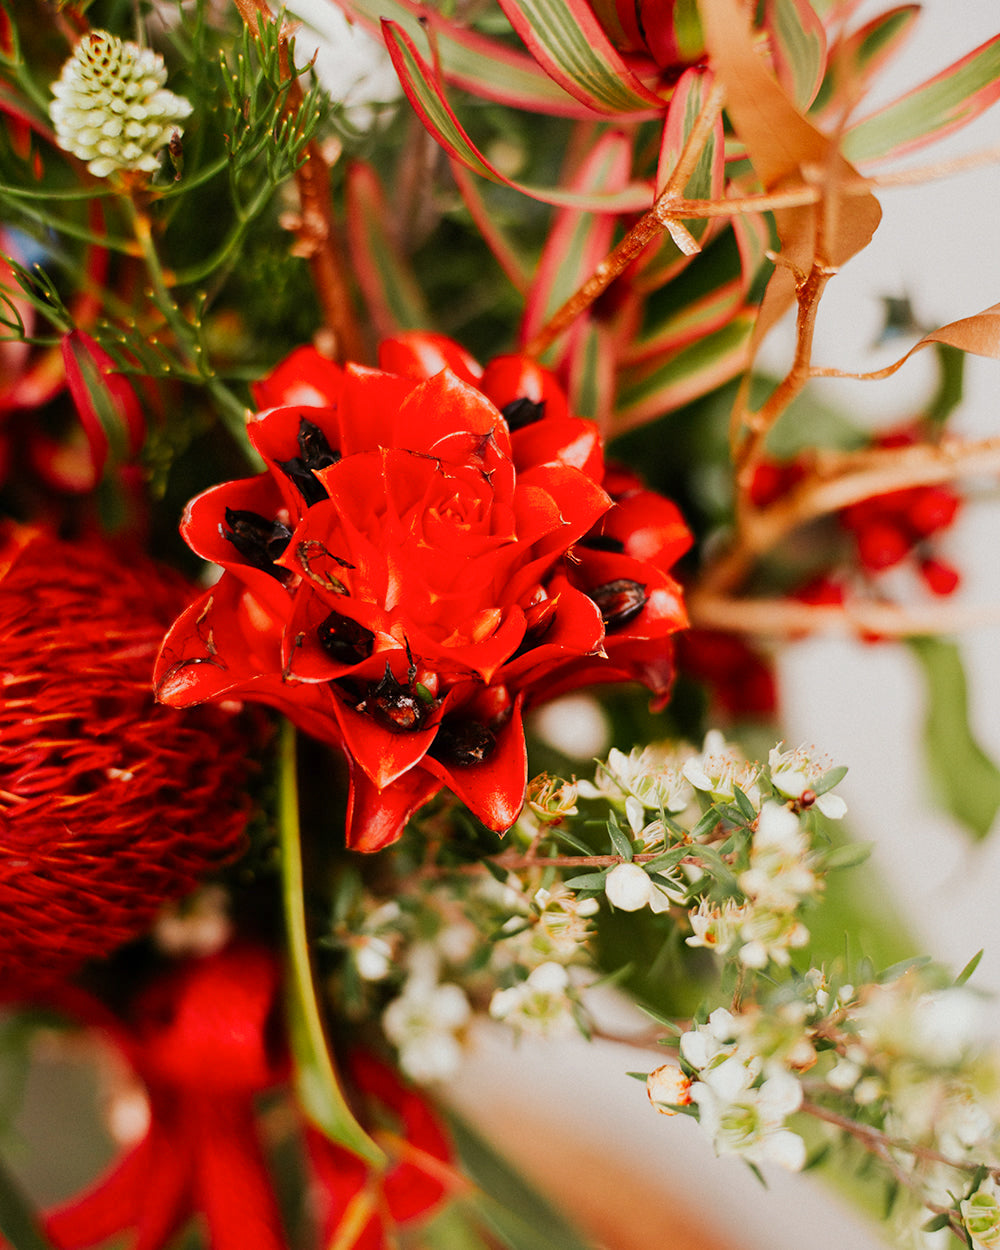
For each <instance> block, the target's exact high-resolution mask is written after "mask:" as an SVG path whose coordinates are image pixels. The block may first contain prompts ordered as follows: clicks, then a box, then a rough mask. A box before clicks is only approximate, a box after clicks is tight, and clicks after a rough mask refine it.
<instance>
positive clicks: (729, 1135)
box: [680, 1008, 806, 1172]
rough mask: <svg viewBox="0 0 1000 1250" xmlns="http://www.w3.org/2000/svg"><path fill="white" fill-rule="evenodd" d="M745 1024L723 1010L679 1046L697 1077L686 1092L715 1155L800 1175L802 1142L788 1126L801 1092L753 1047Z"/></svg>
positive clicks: (774, 1060)
mask: <svg viewBox="0 0 1000 1250" xmlns="http://www.w3.org/2000/svg"><path fill="white" fill-rule="evenodd" d="M753 1042H754V1035H753V1032H752V1030H748V1029H747V1027H746V1021H745V1020H742V1019H741V1018H740V1017H738V1016H734V1015H733V1014H732V1013H731V1012H729V1011H726V1010H725V1009H724V1008H719V1009H718V1010H716V1011H713V1012H712V1014H711V1015H710V1016H709V1018H708V1020H706V1021H705V1022H704V1023H703V1024H699V1025H697V1026H696V1027H695V1028H694V1029H691V1030H690V1031H689V1032H687V1033H685V1034H684V1035H683V1036H682V1037H681V1040H680V1050H681V1056H682V1058H683V1059H684V1061H685V1062H686V1063H687V1065H688V1066H689V1067H690V1068H691V1069H693V1071H694V1072H695V1074H696V1079H694V1080H693V1081H692V1082H691V1084H690V1088H689V1090H688V1093H689V1095H690V1100H691V1101H692V1102H694V1103H696V1104H697V1107H698V1120H699V1123H700V1124H701V1126H702V1128H704V1129H705V1131H706V1132H707V1133H708V1135H709V1136H710V1137H711V1139H712V1144H713V1146H714V1148H715V1152H716V1154H719V1155H725V1154H735V1155H740V1156H741V1157H742V1158H744V1159H745V1160H746V1161H747V1162H748V1163H753V1164H756V1165H757V1166H764V1165H767V1164H775V1165H777V1166H778V1167H782V1168H785V1169H787V1170H788V1171H792V1172H797V1171H799V1170H800V1169H801V1168H802V1167H803V1165H804V1164H805V1161H806V1147H805V1142H804V1141H803V1140H802V1138H801V1137H800V1136H799V1134H798V1133H795V1132H793V1131H792V1130H791V1129H790V1128H789V1127H788V1125H787V1123H786V1121H787V1119H788V1117H789V1116H790V1115H792V1114H794V1113H795V1112H796V1111H798V1109H799V1108H800V1107H801V1105H802V1086H801V1084H800V1082H799V1081H798V1080H797V1079H796V1077H795V1076H794V1075H793V1074H792V1073H791V1072H790V1071H789V1070H788V1068H787V1066H786V1064H785V1063H784V1062H782V1056H780V1055H778V1054H770V1055H763V1054H761V1053H760V1049H759V1048H758V1047H756V1046H754V1045H753Z"/></svg>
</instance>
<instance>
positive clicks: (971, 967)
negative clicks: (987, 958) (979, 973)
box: [955, 950, 983, 985]
mask: <svg viewBox="0 0 1000 1250" xmlns="http://www.w3.org/2000/svg"><path fill="white" fill-rule="evenodd" d="M982 957H983V952H982V951H981V950H979V951H977V952H976V953H975V954H974V955H973V956H972V958H971V959H970V960H969V962H968V963H967V964H966V965H965V967H964V968H963V969H962V971H961V972H960V973H959V974H958V976H957V977H956V978H955V984H956V985H964V984H965V983H966V981H968V980H969V978H970V977H971V976H972V974H973V973H974V972H975V970H976V969H977V968H978V967H979V961H980V960H981V959H982Z"/></svg>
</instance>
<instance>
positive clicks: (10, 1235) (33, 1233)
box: [0, 1160, 53, 1250]
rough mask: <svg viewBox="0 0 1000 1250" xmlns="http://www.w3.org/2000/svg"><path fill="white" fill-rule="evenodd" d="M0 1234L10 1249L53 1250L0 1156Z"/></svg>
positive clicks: (28, 1203) (26, 1199)
mask: <svg viewBox="0 0 1000 1250" xmlns="http://www.w3.org/2000/svg"><path fill="white" fill-rule="evenodd" d="M0 1234H3V1237H4V1239H5V1240H6V1241H7V1242H9V1244H10V1246H11V1247H12V1250H53V1247H52V1243H51V1242H50V1241H49V1240H48V1238H47V1237H46V1236H45V1234H44V1233H43V1232H42V1227H41V1224H40V1223H39V1221H38V1217H37V1216H36V1215H35V1212H34V1210H33V1209H32V1207H31V1203H30V1202H29V1201H28V1198H27V1196H26V1194H25V1193H24V1191H23V1190H22V1189H21V1186H20V1185H19V1184H18V1182H17V1181H16V1180H15V1179H14V1177H13V1176H12V1175H11V1174H10V1172H9V1171H8V1170H7V1167H6V1166H5V1165H4V1163H3V1162H2V1160H0Z"/></svg>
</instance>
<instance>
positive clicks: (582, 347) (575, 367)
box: [563, 317, 620, 433]
mask: <svg viewBox="0 0 1000 1250" xmlns="http://www.w3.org/2000/svg"><path fill="white" fill-rule="evenodd" d="M619 337H620V336H619V334H618V332H617V331H616V329H615V328H614V327H613V326H611V325H607V324H605V323H604V322H600V321H596V320H594V318H592V317H588V318H586V320H585V321H584V322H582V324H581V325H580V327H579V330H578V332H577V333H576V334H575V335H574V336H573V341H572V346H571V349H570V353H569V356H568V358H567V360H566V362H565V365H564V369H563V373H564V376H565V377H566V391H567V393H568V395H569V401H570V407H571V408H572V411H573V412H575V413H576V414H577V415H578V416H581V417H590V419H591V420H592V421H596V422H597V423H598V425H599V426H600V427H601V431H602V433H604V432H606V430H607V427H608V423H609V419H610V416H611V412H612V410H613V406H614V397H615V386H616V372H615V362H616V360H617V359H618V354H619V353H618V347H619V342H618V340H619Z"/></svg>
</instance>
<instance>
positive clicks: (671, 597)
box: [156, 335, 690, 850]
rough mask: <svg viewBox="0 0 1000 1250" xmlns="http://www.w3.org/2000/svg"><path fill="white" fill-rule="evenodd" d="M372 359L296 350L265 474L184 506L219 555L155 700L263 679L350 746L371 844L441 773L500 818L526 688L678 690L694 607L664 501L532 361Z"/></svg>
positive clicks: (313, 727) (172, 637) (221, 691)
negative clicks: (613, 455)
mask: <svg viewBox="0 0 1000 1250" xmlns="http://www.w3.org/2000/svg"><path fill="white" fill-rule="evenodd" d="M381 364H382V366H383V368H382V369H381V370H375V369H367V368H362V367H361V366H358V365H348V366H347V367H346V368H344V369H340V368H339V367H338V366H336V365H334V364H332V363H331V362H329V361H327V360H325V359H324V358H323V357H321V356H319V355H318V354H317V353H316V352H314V351H312V350H311V349H307V348H303V349H299V351H297V352H295V353H294V354H293V355H292V356H291V357H290V358H289V360H287V361H285V362H284V364H282V365H281V366H279V368H278V369H277V370H276V371H275V373H274V374H273V375H272V376H271V377H269V378H268V379H266V380H265V381H264V382H263V383H261V384H260V385H259V387H258V388H257V392H256V398H257V401H258V403H260V404H261V405H262V406H263V408H264V410H263V411H262V412H260V413H258V414H257V415H256V416H255V417H253V418H252V419H251V422H250V437H251V440H252V442H253V444H254V446H255V447H256V448H257V450H258V451H259V452H260V454H261V455H262V456H263V458H264V460H265V461H266V462H267V466H268V470H269V472H268V473H266V474H263V475H261V476H259V477H255V478H249V479H245V480H243V481H237V482H230V483H227V484H225V485H223V486H218V487H215V488H213V489H211V490H209V491H207V492H205V493H204V494H202V495H200V496H199V497H198V498H196V499H195V500H194V501H193V502H192V503H191V504H190V505H189V507H188V510H187V513H186V515H185V517H184V521H183V524H182V533H183V534H184V537H185V538H186V539H187V541H188V543H189V544H190V545H191V547H193V548H194V550H195V551H196V552H198V554H199V555H201V556H203V557H204V558H205V559H207V560H211V561H214V562H215V563H217V564H220V565H221V566H222V567H223V569H224V570H225V571H224V573H223V576H222V578H221V580H220V581H219V582H218V584H217V585H216V586H214V587H213V588H212V590H210V591H209V592H208V593H207V594H206V595H205V596H204V597H203V598H202V599H200V600H199V601H198V602H197V603H195V604H194V605H193V606H191V607H190V608H189V609H188V611H187V612H186V613H185V614H184V615H183V616H182V617H181V618H180V619H179V620H178V621H177V622H176V624H175V625H174V627H173V629H172V630H171V632H170V634H169V636H168V637H167V639H166V641H165V643H164V646H163V650H162V652H161V654H160V658H159V661H158V666H157V676H156V680H157V691H158V695H159V697H160V698H161V699H162V700H163V701H164V702H165V703H169V704H172V705H173V706H176V707H185V706H188V705H190V704H194V703H200V702H203V701H205V700H208V699H218V698H225V697H229V696H232V695H239V696H241V697H247V698H252V699H259V700H261V701H263V702H265V703H269V704H271V705H272V706H274V707H277V708H280V709H281V710H282V711H284V712H285V713H287V715H288V716H289V717H291V719H292V720H294V721H295V722H296V723H297V724H298V725H300V726H301V727H302V728H303V729H305V730H307V731H308V732H309V733H312V734H314V735H315V736H317V737H319V738H321V739H324V740H325V741H327V742H330V743H333V744H336V745H338V746H340V747H342V748H343V750H344V751H345V753H346V755H347V758H348V760H349V762H350V766H351V796H350V809H349V818H348V841H349V844H350V845H352V846H354V847H356V848H359V849H363V850H374V849H376V848H378V847H380V846H383V845H385V844H387V843H388V842H391V841H393V840H394V839H395V838H396V837H398V836H399V833H400V831H401V829H402V826H403V823H404V822H405V820H406V818H407V817H408V816H409V815H410V814H411V813H412V812H413V811H414V810H415V809H416V808H417V807H418V806H419V805H420V804H421V803H423V802H424V801H425V800H426V799H428V798H429V797H430V796H431V795H432V794H434V793H435V792H436V791H437V790H438V789H439V788H440V787H441V786H447V787H448V788H449V789H451V790H452V791H453V792H454V793H455V794H456V795H458V796H459V797H460V798H461V799H462V800H463V801H464V802H466V803H467V804H468V806H469V807H470V808H471V809H472V811H473V812H475V814H476V815H477V816H478V817H479V818H480V819H481V820H483V821H484V822H485V823H486V824H487V825H489V826H490V827H491V828H493V829H497V830H503V829H506V828H507V827H508V826H509V825H510V824H511V823H512V822H513V821H514V819H515V818H516V816H517V813H518V811H519V810H520V807H521V803H522V801H523V798H524V787H525V782H526V758H525V747H524V734H523V730H522V724H521V718H522V713H523V711H524V709H525V707H527V706H529V705H530V704H532V703H535V702H538V701H540V700H541V699H544V698H551V697H552V695H553V694H555V693H558V692H560V691H563V690H568V689H572V688H573V687H576V686H579V685H581V684H584V683H590V682H594V681H602V680H603V681H621V680H640V681H643V682H645V683H646V684H647V685H648V686H650V688H651V689H652V690H653V691H654V692H655V693H656V694H657V695H659V696H661V697H662V696H665V695H666V692H667V690H668V689H669V684H670V680H671V676H672V665H671V647H670V634H671V633H673V632H674V631H675V630H677V629H678V628H680V627H682V626H683V625H684V624H685V623H686V621H685V616H684V608H683V605H682V602H681V596H680V591H679V588H678V586H677V584H676V582H675V581H674V580H673V579H672V578H671V577H670V575H669V573H668V572H667V569H668V568H669V567H670V565H671V564H672V563H673V562H674V560H675V559H676V558H677V557H678V555H679V554H680V553H681V552H683V551H684V550H685V548H686V547H687V545H688V543H689V542H690V536H689V534H688V531H687V529H686V528H685V526H684V524H683V521H682V520H681V518H680V515H679V514H678V512H677V509H676V508H675V507H674V506H673V505H672V504H670V503H669V502H668V501H666V500H664V499H662V498H660V497H659V496H657V495H654V494H653V493H652V492H649V491H647V490H644V489H643V488H642V487H641V486H640V485H639V484H638V483H637V482H635V481H634V480H633V479H631V478H630V477H627V476H623V475H617V474H616V475H612V476H610V477H609V476H606V473H605V466H604V459H603V452H602V447H601V442H600V437H599V435H598V432H597V429H596V427H595V426H594V425H593V424H592V423H591V422H589V421H584V420H581V419H578V418H575V417H573V416H571V415H570V414H569V413H568V411H567V409H566V402H565V399H564V397H563V395H562V392H561V391H560V390H559V388H558V386H557V385H556V383H555V382H554V380H553V379H552V378H551V376H549V375H548V374H546V373H545V372H544V371H543V370H541V369H540V368H539V367H538V366H537V365H535V364H534V363H533V362H531V361H528V360H526V359H523V358H520V357H508V358H504V359H500V360H497V361H494V362H493V363H492V364H491V365H490V366H489V367H488V368H487V369H486V370H485V372H484V371H483V370H481V369H480V367H479V366H478V365H477V364H476V363H475V361H473V360H472V359H471V358H470V357H469V356H468V355H467V354H466V353H465V352H464V351H463V350H462V349H461V348H459V347H458V346H457V345H456V344H454V343H452V342H450V341H449V340H447V339H442V338H440V337H438V336H433V335H412V336H408V337H405V338H401V339H395V340H390V341H389V342H388V343H386V344H383V348H382V353H381ZM614 497H618V499H619V502H618V503H617V505H616V506H613V505H615V498H614Z"/></svg>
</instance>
